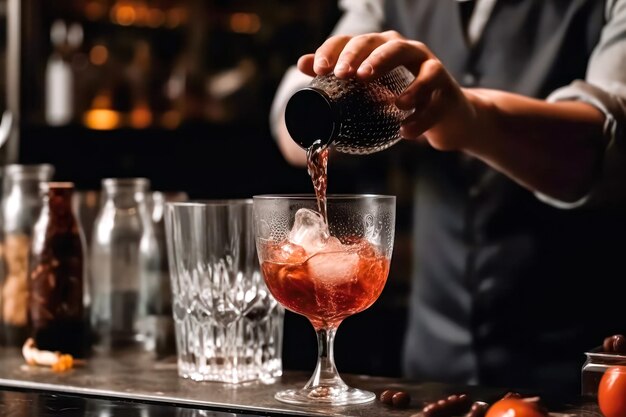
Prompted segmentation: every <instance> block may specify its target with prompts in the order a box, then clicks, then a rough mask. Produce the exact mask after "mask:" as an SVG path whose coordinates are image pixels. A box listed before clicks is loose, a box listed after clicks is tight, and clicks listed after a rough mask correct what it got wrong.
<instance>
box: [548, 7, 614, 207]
mask: <svg viewBox="0 0 626 417" xmlns="http://www.w3.org/2000/svg"><path fill="white" fill-rule="evenodd" d="M606 13H607V21H606V24H605V26H604V28H603V29H602V33H601V36H600V41H599V43H598V45H596V47H595V49H594V51H593V53H592V54H591V58H590V61H589V65H588V67H587V74H586V77H585V80H576V81H574V82H572V83H571V84H569V85H567V86H565V87H562V88H560V89H558V90H556V91H554V92H553V93H552V94H550V96H548V98H547V100H548V101H551V102H556V101H561V100H578V101H583V102H586V103H589V104H590V105H592V106H594V107H596V108H597V109H598V110H600V111H601V112H602V113H603V114H604V115H605V123H604V138H603V142H602V143H601V144H600V145H601V146H602V149H603V150H604V154H603V155H602V158H601V161H600V165H599V167H598V171H597V176H596V179H595V182H594V185H593V187H592V189H591V190H590V192H589V193H588V195H587V196H585V197H583V198H582V199H581V200H579V201H576V202H574V203H565V202H562V201H558V200H555V199H554V198H551V197H549V196H547V195H544V194H540V193H536V195H537V198H539V199H540V200H542V201H544V202H546V203H548V204H551V205H553V206H555V207H559V208H564V209H571V208H577V207H588V206H591V205H613V204H623V203H625V202H626V134H625V133H626V130H625V128H624V127H625V125H626V0H609V1H608V2H607V12H606Z"/></svg>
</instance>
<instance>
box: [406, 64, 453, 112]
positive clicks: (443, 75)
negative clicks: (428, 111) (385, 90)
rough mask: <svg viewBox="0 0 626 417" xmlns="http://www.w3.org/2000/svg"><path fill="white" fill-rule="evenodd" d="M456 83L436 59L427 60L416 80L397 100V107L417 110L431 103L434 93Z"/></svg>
mask: <svg viewBox="0 0 626 417" xmlns="http://www.w3.org/2000/svg"><path fill="white" fill-rule="evenodd" d="M451 82H454V81H453V80H452V78H451V77H450V76H449V75H448V72H447V71H446V69H445V68H444V67H443V64H442V63H441V62H440V61H438V60H436V59H427V60H426V61H424V62H423V63H422V65H421V67H420V69H419V72H418V74H417V77H415V80H413V82H412V83H411V84H410V85H409V86H408V87H407V88H406V89H405V90H404V91H403V92H402V94H400V96H399V97H398V98H397V99H396V106H398V108H399V109H402V110H409V109H413V108H414V109H416V110H419V109H418V108H419V107H420V106H421V105H424V104H426V103H427V102H429V101H430V99H431V96H432V94H433V92H434V91H437V90H442V89H446V88H447V86H448V85H449V83H451Z"/></svg>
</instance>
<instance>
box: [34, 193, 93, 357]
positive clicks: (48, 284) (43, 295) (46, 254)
mask: <svg viewBox="0 0 626 417" xmlns="http://www.w3.org/2000/svg"><path fill="white" fill-rule="evenodd" d="M73 192H74V185H73V184H72V183H54V182H53V183H49V184H48V191H47V196H46V198H45V204H44V208H43V210H42V212H41V215H40V217H39V219H38V221H37V223H36V225H35V228H34V232H33V244H32V255H31V262H30V273H29V280H28V283H29V303H28V307H29V318H30V322H31V327H32V332H33V337H34V339H35V343H36V345H37V347H38V348H39V349H45V350H52V351H60V352H63V353H69V354H71V355H73V356H76V357H82V356H84V355H85V349H86V345H87V343H86V338H85V336H86V331H85V320H84V305H83V285H84V281H85V271H86V269H85V241H84V237H83V234H82V230H81V228H80V225H79V223H78V221H77V219H76V216H75V215H74V212H73V209H72V194H73Z"/></svg>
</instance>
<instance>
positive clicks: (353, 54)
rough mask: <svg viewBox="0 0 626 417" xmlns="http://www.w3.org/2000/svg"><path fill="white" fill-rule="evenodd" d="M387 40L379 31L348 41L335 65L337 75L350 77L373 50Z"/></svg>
mask: <svg viewBox="0 0 626 417" xmlns="http://www.w3.org/2000/svg"><path fill="white" fill-rule="evenodd" d="M386 41H387V38H386V37H385V36H384V35H382V34H379V33H370V34H366V35H359V36H355V37H353V38H352V39H350V40H349V41H348V43H346V45H345V46H344V48H343V50H342V51H341V54H339V58H338V59H337V65H335V70H334V72H335V75H336V76H337V77H339V78H348V77H351V76H353V75H354V74H355V73H356V70H357V68H359V66H360V65H361V63H362V62H363V60H365V58H367V57H368V56H369V55H370V54H371V53H372V51H374V50H375V49H376V48H378V47H379V46H381V45H382V44H383V43H385V42H386Z"/></svg>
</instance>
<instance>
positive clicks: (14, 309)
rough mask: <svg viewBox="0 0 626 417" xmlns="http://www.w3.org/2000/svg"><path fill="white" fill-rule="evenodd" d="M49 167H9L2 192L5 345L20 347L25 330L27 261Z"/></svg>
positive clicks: (26, 332)
mask: <svg viewBox="0 0 626 417" xmlns="http://www.w3.org/2000/svg"><path fill="white" fill-rule="evenodd" d="M53 173H54V168H53V167H52V165H48V164H42V165H8V166H7V167H6V168H5V171H4V181H3V192H2V204H1V210H0V212H1V215H2V229H1V231H2V255H3V256H2V260H3V268H2V270H3V277H2V278H3V279H2V295H1V297H0V300H1V302H0V304H1V305H2V323H3V330H4V331H3V335H4V343H5V344H6V345H8V346H21V345H22V344H23V343H24V341H25V340H26V338H27V337H28V335H29V333H30V332H29V329H28V280H27V275H28V257H29V252H30V246H31V239H32V233H33V227H34V225H35V222H36V221H37V218H38V217H39V215H40V213H41V209H42V207H43V203H44V199H43V193H42V192H43V191H44V190H45V189H44V188H42V186H43V185H44V184H45V183H47V182H48V181H50V179H51V178H52V175H53Z"/></svg>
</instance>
